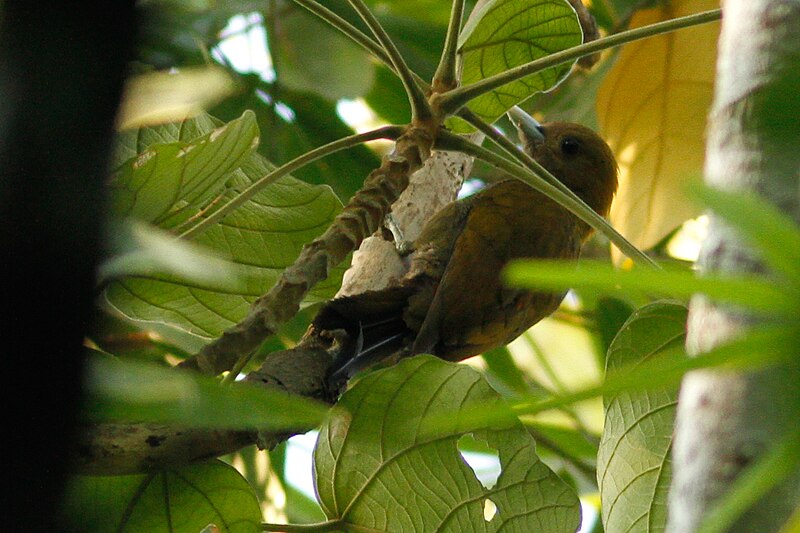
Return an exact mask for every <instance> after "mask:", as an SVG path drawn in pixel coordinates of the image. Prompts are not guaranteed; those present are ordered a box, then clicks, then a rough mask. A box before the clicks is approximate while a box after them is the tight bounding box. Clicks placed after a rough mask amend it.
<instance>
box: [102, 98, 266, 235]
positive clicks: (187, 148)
mask: <svg viewBox="0 0 800 533" xmlns="http://www.w3.org/2000/svg"><path fill="white" fill-rule="evenodd" d="M257 145H258V126H256V122H255V116H254V115H253V113H252V112H250V111H246V112H245V113H244V114H243V115H242V116H241V117H240V118H238V119H236V120H233V121H231V122H229V123H227V124H225V125H223V126H220V127H219V128H216V129H214V130H213V131H211V132H209V133H207V134H205V135H202V136H200V137H197V138H195V139H192V140H191V141H188V142H183V141H180V140H177V141H175V142H166V143H162V144H158V145H152V146H150V147H149V148H147V149H145V150H143V151H141V152H138V153H137V154H136V157H132V158H130V159H129V160H128V161H126V162H125V163H123V164H122V166H121V167H120V168H119V169H118V170H117V172H116V173H115V174H114V175H113V176H112V178H111V182H110V184H109V186H110V188H111V192H112V209H113V212H114V214H115V215H117V216H119V217H123V216H133V217H136V218H138V219H140V220H144V221H146V222H151V223H153V224H156V225H160V226H162V227H167V228H168V227H172V226H174V225H175V224H177V223H178V222H180V221H182V220H185V219H186V218H188V217H189V216H190V214H194V213H192V211H194V212H196V211H197V210H199V209H200V208H201V207H202V206H203V205H204V204H205V203H208V202H209V201H210V200H211V199H212V198H214V196H216V195H217V194H218V193H219V192H220V191H221V190H222V188H223V187H224V185H225V181H226V179H227V174H228V173H230V172H232V171H233V170H235V169H236V168H237V167H239V166H240V165H241V164H242V163H243V162H244V161H245V160H246V159H247V158H248V156H250V155H251V154H252V153H253V151H254V150H255V148H256V146H257Z"/></svg>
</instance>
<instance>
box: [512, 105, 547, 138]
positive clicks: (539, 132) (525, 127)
mask: <svg viewBox="0 0 800 533" xmlns="http://www.w3.org/2000/svg"><path fill="white" fill-rule="evenodd" d="M506 114H507V115H508V118H509V119H510V120H511V123H512V124H514V126H516V127H517V131H518V132H519V136H520V139H527V140H530V141H533V142H536V143H540V142H544V130H543V129H542V125H541V124H539V123H538V122H537V121H536V119H534V118H533V117H532V116H530V115H529V114H527V113H526V112H525V111H523V110H522V109H520V108H519V107H517V106H514V107H512V108H511V109H509V110H508V113H506Z"/></svg>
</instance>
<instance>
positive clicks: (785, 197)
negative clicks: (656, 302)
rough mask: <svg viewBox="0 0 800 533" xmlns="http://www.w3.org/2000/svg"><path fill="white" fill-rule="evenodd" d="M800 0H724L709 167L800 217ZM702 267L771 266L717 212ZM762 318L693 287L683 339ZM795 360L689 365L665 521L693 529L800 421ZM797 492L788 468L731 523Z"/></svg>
mask: <svg viewBox="0 0 800 533" xmlns="http://www.w3.org/2000/svg"><path fill="white" fill-rule="evenodd" d="M799 26H800V2H797V1H791V2H786V1H780V0H726V1H724V2H723V22H722V33H721V35H720V43H719V58H718V63H717V81H716V88H715V95H714V105H713V109H712V112H711V114H710V119H709V131H708V145H707V151H706V163H705V177H706V181H707V183H709V184H710V185H712V186H715V187H718V188H721V189H727V190H739V191H748V192H752V193H756V194H759V195H761V196H762V197H763V198H765V199H767V200H768V201H770V202H771V203H773V204H774V205H776V206H778V207H779V208H780V209H782V210H783V211H784V212H786V213H788V214H789V215H790V216H792V217H793V218H794V219H795V220H796V221H800V198H798V196H799V195H800V173H799V172H798V170H799V169H800V148H799V147H800V121H799V120H798V114H800V93H798V87H800V70H799V69H800V33H798V32H797V28H798V27H799ZM699 266H700V268H701V271H702V272H706V273H734V274H735V273H765V274H766V273H767V272H766V267H765V265H764V264H762V263H761V262H760V261H759V259H758V257H757V256H756V255H755V254H754V253H753V252H752V250H750V249H749V248H748V247H747V245H746V244H745V243H744V242H742V240H741V239H740V237H739V236H738V235H737V234H736V233H735V232H734V231H733V230H732V229H731V228H730V227H728V226H726V224H725V223H724V222H723V221H722V220H720V219H718V218H716V217H714V216H712V217H711V224H710V227H709V235H708V238H707V239H706V241H705V243H704V245H703V248H702V252H701V257H700V261H699ZM758 326H759V320H758V319H757V318H756V317H754V316H751V315H747V314H745V313H742V312H737V311H735V310H732V309H731V308H729V307H725V306H722V305H718V304H716V303H715V302H713V301H710V300H708V299H707V298H705V297H704V296H696V297H695V298H694V299H693V300H692V302H691V306H690V314H689V320H688V331H687V342H686V343H687V349H688V350H689V352H690V353H692V354H699V353H701V352H704V351H707V350H709V349H711V348H714V347H715V346H717V345H720V344H722V343H725V342H726V341H729V340H731V339H733V338H735V337H738V336H741V335H742V334H744V333H746V332H747V331H748V330H749V329H752V328H755V327H758ZM798 383H800V376H798V373H797V371H796V369H795V368H791V369H789V368H786V367H781V368H769V369H764V370H760V371H754V372H743V371H734V370H727V371H725V370H706V371H696V372H692V373H690V374H688V375H687V376H686V377H685V378H684V380H683V383H682V386H681V393H680V398H679V404H678V414H677V425H676V434H675V439H674V448H673V459H674V463H675V466H674V477H673V482H672V487H671V490H670V497H669V498H670V515H669V523H668V531H670V532H673V533H687V532H692V531H695V530H697V528H698V527H699V526H700V524H701V522H702V519H703V517H704V516H705V515H706V513H707V512H708V511H709V510H710V509H711V508H712V507H713V505H714V504H715V503H718V501H719V499H720V497H722V496H724V495H725V493H726V491H727V490H729V489H730V487H731V485H732V482H733V481H734V480H735V479H736V478H737V476H738V475H739V474H740V473H741V472H742V470H743V469H744V468H745V467H747V466H748V465H751V464H753V463H754V462H755V461H756V460H757V459H758V458H760V457H761V456H763V455H764V453H766V452H767V451H768V450H769V449H770V446H771V445H772V444H773V443H776V442H777V441H778V440H779V439H780V438H781V437H782V436H783V435H784V433H785V431H786V430H787V429H792V428H793V427H794V424H796V420H797V415H798V413H797V410H798V407H797V406H798ZM798 501H800V476H798V475H794V476H790V477H789V479H788V481H787V482H785V483H784V484H782V485H780V486H779V487H776V488H775V489H774V490H773V491H772V492H771V493H769V494H768V495H767V496H765V497H764V498H763V499H762V500H760V501H759V502H758V503H757V504H756V505H755V506H754V507H753V508H752V509H751V510H750V511H749V512H747V513H745V514H744V515H743V516H742V517H740V519H739V520H738V522H736V524H735V525H734V526H733V527H732V528H731V529H730V531H743V532H744V531H748V532H749V531H758V532H770V531H777V530H779V529H780V527H781V526H782V525H783V524H784V523H785V522H786V520H787V518H788V517H789V514H790V513H791V512H792V511H793V510H794V508H795V507H796V506H797V503H798Z"/></svg>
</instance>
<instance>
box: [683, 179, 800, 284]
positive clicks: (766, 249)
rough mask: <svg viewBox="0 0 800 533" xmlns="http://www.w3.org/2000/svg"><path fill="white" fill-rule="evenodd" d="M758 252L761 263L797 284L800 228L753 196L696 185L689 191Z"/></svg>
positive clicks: (768, 204)
mask: <svg viewBox="0 0 800 533" xmlns="http://www.w3.org/2000/svg"><path fill="white" fill-rule="evenodd" d="M691 192H692V193H693V194H694V195H695V196H696V197H698V198H699V199H700V200H702V202H703V203H704V204H705V205H707V206H708V207H710V208H711V209H713V210H714V211H715V212H716V213H718V214H719V215H720V216H722V217H723V218H725V221H726V222H727V223H728V224H730V225H731V226H733V227H734V228H736V230H737V231H739V232H740V233H741V234H742V236H743V237H744V238H745V239H747V240H748V241H749V242H750V244H751V245H752V246H754V247H756V248H757V249H758V252H759V253H760V254H761V256H762V257H763V259H764V261H765V262H767V263H768V264H769V266H771V267H772V268H773V269H775V270H776V271H777V272H780V273H782V274H784V275H785V276H787V277H788V278H790V279H791V280H792V281H793V282H794V284H795V285H800V227H798V226H797V223H796V222H795V221H794V220H793V219H792V218H791V217H789V216H787V215H786V214H785V213H783V212H781V211H780V210H779V209H777V208H776V207H775V206H774V205H773V204H771V203H769V202H768V201H766V200H764V199H763V198H761V197H759V196H757V195H755V194H745V193H734V192H730V191H724V190H721V189H713V188H710V187H704V186H700V185H697V186H695V187H694V188H693V189H692V191H691Z"/></svg>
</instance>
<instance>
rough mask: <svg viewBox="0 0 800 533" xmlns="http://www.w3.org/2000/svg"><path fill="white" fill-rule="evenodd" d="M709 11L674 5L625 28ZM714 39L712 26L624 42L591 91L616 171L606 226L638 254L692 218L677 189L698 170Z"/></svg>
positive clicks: (693, 209) (703, 6)
mask: <svg viewBox="0 0 800 533" xmlns="http://www.w3.org/2000/svg"><path fill="white" fill-rule="evenodd" d="M717 7H719V3H718V2H717V1H715V0H674V1H672V2H667V3H666V5H664V6H663V7H659V8H654V9H647V10H643V11H639V12H637V13H636V14H635V15H634V17H633V19H632V20H631V27H632V28H634V27H639V26H644V25H647V24H652V23H654V22H659V21H662V20H668V19H672V18H676V17H680V16H684V15H689V14H691V13H697V12H700V11H705V10H710V9H716V8H717ZM718 35H719V23H713V24H704V25H701V26H697V27H694V28H689V29H684V30H679V31H676V32H672V33H669V34H666V35H661V36H657V37H651V38H648V39H644V40H641V41H637V42H635V43H632V44H629V45H627V46H626V47H625V48H624V49H623V50H622V52H621V53H620V54H619V57H618V58H617V62H616V64H615V65H614V66H613V68H612V69H611V71H610V72H609V74H608V76H607V77H606V79H605V80H604V81H603V85H602V86H601V87H600V90H599V91H598V95H597V116H598V123H599V126H600V130H601V133H602V134H603V136H604V137H605V138H606V140H607V141H608V143H609V145H610V146H611V148H612V150H613V151H614V154H615V155H616V157H617V161H618V162H619V168H620V184H619V191H618V193H617V197H616V200H615V201H614V204H613V205H612V207H611V215H610V217H611V223H612V224H613V225H614V227H616V228H617V229H619V230H620V232H621V233H622V234H623V235H625V236H626V237H627V238H628V239H629V240H631V241H632V242H633V243H634V244H635V245H637V246H638V247H640V248H643V249H647V248H650V247H652V246H654V245H655V244H657V243H658V242H659V241H660V240H661V239H663V238H664V237H665V236H666V235H667V234H668V233H669V232H670V231H672V230H673V229H675V228H676V227H678V226H679V225H680V224H682V223H683V222H684V221H685V220H687V219H689V218H693V217H694V216H696V215H697V214H699V208H698V206H697V205H696V204H695V203H692V202H691V201H690V200H689V199H688V198H687V196H686V194H685V185H686V183H687V182H688V181H690V180H692V179H695V178H697V177H698V176H700V175H701V172H702V167H703V155H704V150H705V142H704V141H705V137H704V133H705V124H706V115H707V113H708V109H709V106H710V104H711V100H712V96H713V83H714V68H715V63H716V53H717V36H718ZM614 253H615V257H616V259H617V260H619V259H620V258H621V254H619V252H617V251H616V249H615V250H614Z"/></svg>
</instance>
